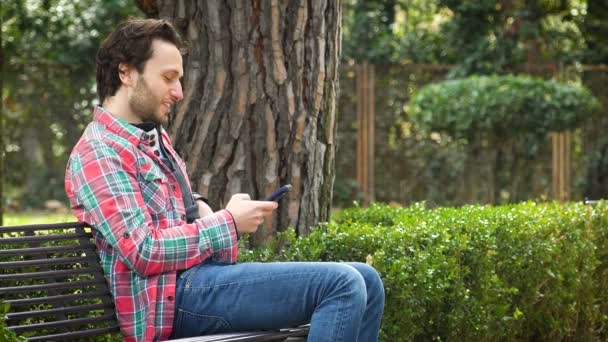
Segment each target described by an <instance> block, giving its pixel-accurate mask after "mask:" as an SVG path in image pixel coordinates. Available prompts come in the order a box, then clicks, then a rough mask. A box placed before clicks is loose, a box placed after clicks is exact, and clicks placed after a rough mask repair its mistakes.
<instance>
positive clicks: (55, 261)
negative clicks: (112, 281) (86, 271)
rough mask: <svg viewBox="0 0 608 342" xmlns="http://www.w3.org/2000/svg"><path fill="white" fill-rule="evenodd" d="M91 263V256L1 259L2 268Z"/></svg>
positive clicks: (0, 267) (0, 266)
mask: <svg viewBox="0 0 608 342" xmlns="http://www.w3.org/2000/svg"><path fill="white" fill-rule="evenodd" d="M84 263H91V258H86V257H84V258H83V257H71V258H70V257H66V258H51V259H33V260H19V261H0V269H5V268H19V267H29V266H57V265H71V264H84Z"/></svg>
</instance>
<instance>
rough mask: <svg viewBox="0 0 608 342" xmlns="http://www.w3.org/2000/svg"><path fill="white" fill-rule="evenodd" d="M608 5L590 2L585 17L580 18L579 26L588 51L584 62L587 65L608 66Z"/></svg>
mask: <svg viewBox="0 0 608 342" xmlns="http://www.w3.org/2000/svg"><path fill="white" fill-rule="evenodd" d="M607 17H608V3H606V1H598V0H589V1H587V10H586V15H585V16H580V17H579V21H580V23H579V26H580V27H581V31H582V34H583V37H584V39H585V45H586V49H584V53H583V62H584V63H587V64H608V44H606V37H608V21H606V18H607Z"/></svg>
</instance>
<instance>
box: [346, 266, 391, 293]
mask: <svg viewBox="0 0 608 342" xmlns="http://www.w3.org/2000/svg"><path fill="white" fill-rule="evenodd" d="M350 265H351V266H352V267H353V268H355V269H356V270H357V271H358V272H359V273H360V274H361V276H362V277H363V279H364V280H365V284H366V286H367V293H368V295H370V296H375V295H378V296H380V297H382V298H384V284H383V283H382V279H381V278H380V274H379V273H378V271H376V269H375V268H373V267H371V266H370V265H368V264H365V263H362V262H357V263H351V264H350Z"/></svg>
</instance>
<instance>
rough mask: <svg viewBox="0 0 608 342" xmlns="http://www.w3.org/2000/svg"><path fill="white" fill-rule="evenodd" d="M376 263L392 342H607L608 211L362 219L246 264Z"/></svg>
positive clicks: (602, 207) (337, 218) (406, 211)
mask: <svg viewBox="0 0 608 342" xmlns="http://www.w3.org/2000/svg"><path fill="white" fill-rule="evenodd" d="M285 246H287V247H285ZM368 255H371V257H372V262H373V266H374V267H375V268H376V269H377V270H378V271H379V272H380V273H381V275H382V278H383V280H384V283H385V288H386V294H387V300H386V307H385V314H384V319H383V324H382V335H381V336H382V340H383V341H408V340H461V341H467V340H475V341H497V340H501V341H502V340H506V341H517V340H564V339H566V340H581V341H587V340H606V338H608V334H607V333H606V328H605V327H604V326H605V325H606V324H608V291H607V289H608V205H607V204H606V203H600V204H599V205H597V206H596V207H594V208H592V207H590V206H585V205H583V204H580V203H577V204H573V203H569V204H559V203H543V204H538V203H533V202H528V203H522V204H517V205H509V206H499V207H491V206H466V207H462V208H439V209H434V210H429V209H426V208H425V206H424V204H417V205H413V206H411V207H408V208H391V207H388V206H385V205H374V206H372V207H371V208H369V209H359V208H354V209H349V210H345V211H342V212H340V213H338V214H336V215H334V219H333V220H332V221H331V222H330V223H328V224H325V225H323V226H321V227H319V228H318V229H316V230H315V231H314V232H313V233H312V234H310V235H309V236H307V237H305V238H298V239H296V238H295V237H294V236H293V233H283V234H282V235H280V236H279V240H278V241H275V242H274V243H273V244H271V245H269V246H268V247H267V248H265V249H261V250H256V251H249V252H242V253H241V260H242V261H253V260H257V261H274V260H282V261H285V260H294V261H302V260H310V261H312V260H323V261H330V260H333V261H346V260H356V261H365V260H366V258H367V257H368Z"/></svg>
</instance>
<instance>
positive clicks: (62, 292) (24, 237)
mask: <svg viewBox="0 0 608 342" xmlns="http://www.w3.org/2000/svg"><path fill="white" fill-rule="evenodd" d="M0 300H1V301H4V302H6V303H8V304H10V309H9V313H8V315H7V318H6V325H7V327H8V329H10V330H12V331H14V332H15V333H17V334H22V333H26V334H28V340H29V341H49V340H53V341H65V340H68V339H82V338H85V337H89V336H96V335H105V334H114V333H115V334H118V333H119V327H118V322H117V321H116V312H115V309H114V301H113V299H112V295H111V294H110V291H109V289H108V286H107V283H106V280H105V278H104V276H103V270H102V268H101V265H100V264H99V258H98V256H97V252H96V250H95V244H94V243H93V241H92V235H91V232H90V227H89V226H87V225H86V224H84V223H79V222H77V223H57V224H38V225H22V226H0ZM308 328H309V327H308V326H303V327H297V328H289V329H281V330H277V331H258V332H243V333H235V334H220V335H209V336H200V337H193V338H186V339H179V340H175V341H182V342H186V341H188V342H194V341H198V342H212V341H215V342H219V341H281V340H284V339H286V338H288V337H306V336H307V335H308ZM29 335H31V336H29Z"/></svg>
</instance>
